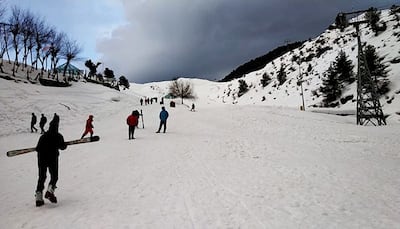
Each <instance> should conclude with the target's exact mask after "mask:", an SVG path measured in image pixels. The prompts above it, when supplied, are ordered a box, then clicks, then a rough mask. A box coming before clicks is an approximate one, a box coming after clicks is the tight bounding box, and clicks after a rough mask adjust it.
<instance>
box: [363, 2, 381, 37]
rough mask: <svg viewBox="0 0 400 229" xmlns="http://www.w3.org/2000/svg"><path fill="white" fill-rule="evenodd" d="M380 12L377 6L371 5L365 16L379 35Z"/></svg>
mask: <svg viewBox="0 0 400 229" xmlns="http://www.w3.org/2000/svg"><path fill="white" fill-rule="evenodd" d="M380 17H381V15H380V12H379V11H378V9H377V8H374V7H371V8H369V9H368V11H367V13H365V18H366V19H367V20H368V24H369V25H370V26H371V29H372V31H374V32H375V35H378V34H377V33H378V30H379V26H378V22H379V20H380Z"/></svg>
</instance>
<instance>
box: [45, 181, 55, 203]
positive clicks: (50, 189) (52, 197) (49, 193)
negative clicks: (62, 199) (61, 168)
mask: <svg viewBox="0 0 400 229" xmlns="http://www.w3.org/2000/svg"><path fill="white" fill-rule="evenodd" d="M54 190H55V187H53V186H52V185H49V187H48V188H47V191H46V194H45V195H44V197H45V198H46V199H48V200H50V202H52V203H57V197H56V196H55V195H54Z"/></svg>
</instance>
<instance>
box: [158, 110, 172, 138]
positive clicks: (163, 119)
mask: <svg viewBox="0 0 400 229" xmlns="http://www.w3.org/2000/svg"><path fill="white" fill-rule="evenodd" d="M168 115H169V114H168V111H166V110H165V107H161V112H160V126H159V127H158V130H157V132H156V133H160V130H161V127H163V126H164V133H165V130H166V129H167V119H168Z"/></svg>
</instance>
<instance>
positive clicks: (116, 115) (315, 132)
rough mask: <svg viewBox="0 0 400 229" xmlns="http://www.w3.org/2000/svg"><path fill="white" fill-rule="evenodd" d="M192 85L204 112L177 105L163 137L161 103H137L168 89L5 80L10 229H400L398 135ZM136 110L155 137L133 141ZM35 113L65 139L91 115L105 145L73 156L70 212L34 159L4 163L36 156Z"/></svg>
mask: <svg viewBox="0 0 400 229" xmlns="http://www.w3.org/2000/svg"><path fill="white" fill-rule="evenodd" d="M193 82H194V88H195V92H196V94H197V95H198V99H197V100H196V101H194V102H195V103H196V105H197V106H196V112H190V111H189V108H188V107H187V106H184V105H181V104H180V100H177V101H176V102H177V107H176V108H170V107H169V106H167V110H168V111H169V113H170V118H169V120H168V128H167V133H165V134H162V133H160V134H156V133H155V131H156V130H157V128H158V124H159V122H158V113H159V111H160V105H159V104H152V105H147V106H140V103H139V99H140V98H141V96H149V97H153V96H159V95H161V94H163V93H164V91H163V90H164V89H163V88H165V87H166V86H167V83H166V82H161V83H153V84H151V85H150V84H146V85H138V84H132V87H131V89H130V90H125V91H121V92H118V91H115V90H111V89H109V88H106V87H103V86H99V85H95V84H90V83H83V82H78V83H75V84H73V86H72V87H69V88H57V89H56V88H49V87H44V86H40V85H35V84H28V83H23V82H20V83H15V82H13V81H7V80H3V79H0V103H1V113H0V126H1V128H0V152H2V153H1V155H0V184H1V189H0V203H1V204H0V222H1V223H0V228H51V229H54V228H385V229H386V228H399V226H400V209H399V206H400V192H399V190H400V179H399V177H400V166H399V165H400V151H399V148H400V141H399V133H400V125H399V124H397V123H393V124H391V125H388V126H381V127H373V126H356V125H355V118H354V116H344V117H343V116H335V115H328V114H320V113H313V112H307V111H306V112H301V111H299V110H298V109H294V108H283V107H269V106H260V105H232V104H221V103H216V102H215V100H214V99H215V98H213V94H212V93H211V92H210V91H213V90H218V87H219V86H218V85H219V84H217V83H213V82H207V81H196V80H195V81H193ZM168 102H169V100H166V103H167V104H168ZM191 102H192V101H185V103H186V104H187V105H190V104H191ZM133 109H142V110H143V113H144V122H145V123H144V125H145V128H144V129H142V128H140V129H138V130H137V131H136V132H135V137H136V138H137V139H135V140H128V133H127V132H128V129H127V126H126V124H125V122H126V117H127V116H128V115H129V114H130V113H131V111H132V110H133ZM32 112H35V113H36V115H39V114H40V113H45V114H46V116H47V117H48V118H49V119H51V117H52V115H53V113H54V112H56V113H57V114H59V115H60V118H61V122H60V132H61V133H62V134H63V135H64V137H65V139H66V140H72V139H76V138H79V137H80V135H81V134H82V132H83V128H84V125H85V121H86V119H87V116H88V115H89V114H92V115H94V126H95V129H94V131H95V134H97V135H99V136H100V137H101V140H100V141H99V142H96V143H88V144H81V145H73V146H69V147H68V148H67V149H66V150H65V151H61V155H60V171H59V182H58V187H59V188H58V189H57V190H56V195H57V197H58V200H59V203H57V204H51V203H48V202H46V204H45V205H44V206H42V207H40V208H38V207H35V202H34V191H35V187H36V181H37V161H36V153H30V154H25V155H20V156H16V157H12V158H8V157H6V155H5V153H6V151H8V150H12V149H17V148H25V147H32V146H35V145H36V143H37V140H38V138H39V136H40V135H39V134H38V133H30V130H29V126H30V114H31V113H32ZM139 126H140V127H141V126H142V123H141V122H140V123H139ZM46 127H47V126H46Z"/></svg>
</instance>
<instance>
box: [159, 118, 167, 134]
mask: <svg viewBox="0 0 400 229" xmlns="http://www.w3.org/2000/svg"><path fill="white" fill-rule="evenodd" d="M163 126H164V133H165V130H166V129H167V120H165V121H162V120H161V121H160V126H159V127H158V131H157V133H159V132H160V130H161V128H162V127H163Z"/></svg>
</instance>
